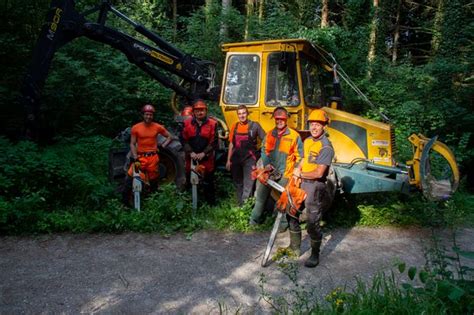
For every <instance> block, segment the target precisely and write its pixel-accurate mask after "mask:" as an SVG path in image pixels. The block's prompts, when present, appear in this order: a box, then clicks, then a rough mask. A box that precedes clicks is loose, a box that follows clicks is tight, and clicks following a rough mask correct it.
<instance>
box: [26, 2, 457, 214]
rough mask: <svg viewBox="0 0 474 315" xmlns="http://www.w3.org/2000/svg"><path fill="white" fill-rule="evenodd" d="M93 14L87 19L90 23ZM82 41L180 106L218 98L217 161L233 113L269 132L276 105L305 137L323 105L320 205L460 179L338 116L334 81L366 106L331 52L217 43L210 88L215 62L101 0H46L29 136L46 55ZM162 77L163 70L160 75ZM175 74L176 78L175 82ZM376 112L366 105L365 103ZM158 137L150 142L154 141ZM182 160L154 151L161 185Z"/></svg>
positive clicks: (117, 166)
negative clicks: (95, 0)
mask: <svg viewBox="0 0 474 315" xmlns="http://www.w3.org/2000/svg"><path fill="white" fill-rule="evenodd" d="M110 15H113V16H114V17H116V18H119V19H121V20H123V21H125V22H126V23H128V24H130V25H131V26H132V27H133V28H134V30H135V31H136V32H138V33H139V34H141V35H142V36H144V37H146V38H147V39H148V42H147V43H145V42H143V41H141V40H139V39H137V38H135V37H133V36H131V35H130V34H127V33H125V32H123V31H120V30H117V29H116V28H114V27H111V26H109V25H108V24H107V21H108V20H109V17H110ZM94 16H96V20H94V21H92V20H91V17H94ZM78 37H87V38H89V39H91V40H94V41H98V42H101V43H104V44H106V45H109V46H111V47H112V48H114V49H117V50H119V51H121V52H122V53H124V54H125V55H126V56H127V58H128V60H129V61H130V62H131V63H133V64H135V65H137V66H138V67H139V68H140V69H142V70H143V71H144V72H145V73H147V74H148V75H149V76H150V77H151V78H153V79H155V80H157V81H158V82H159V83H160V84H162V85H164V86H165V87H167V88H170V89H172V90H173V91H174V92H175V94H174V95H175V96H176V95H180V96H183V97H184V98H185V99H187V100H188V101H191V100H192V99H193V98H204V99H207V100H211V101H219V105H220V108H221V109H222V114H223V119H219V122H220V125H221V128H220V132H219V139H220V145H219V147H220V150H221V152H220V153H221V156H225V149H226V139H227V136H228V126H231V125H233V124H235V122H236V121H237V114H236V111H237V107H238V106H239V105H241V104H244V105H246V106H247V107H248V108H249V112H250V115H249V118H250V119H251V120H254V121H258V122H260V124H261V125H262V127H263V128H264V129H265V130H266V131H268V130H270V129H271V128H272V127H273V126H274V122H273V119H272V113H273V110H274V108H275V107H277V106H283V107H285V108H286V109H287V110H288V112H289V114H290V117H289V120H288V124H289V126H290V127H292V128H294V129H296V130H298V131H299V133H300V134H301V136H302V138H305V137H306V136H307V135H308V134H309V132H308V130H307V129H308V126H307V117H308V115H309V113H310V112H311V110H313V109H315V108H323V109H324V110H325V111H326V112H327V113H328V115H329V117H330V121H331V123H330V125H329V128H328V134H329V137H330V140H331V142H332V143H333V146H334V149H335V158H334V161H333V162H334V163H333V165H332V167H331V169H330V174H329V176H328V182H327V187H328V191H329V192H330V193H329V194H328V196H329V200H327V204H328V205H329V204H330V203H331V201H332V198H333V197H334V195H335V192H336V191H337V190H339V191H341V192H345V193H351V194H352V193H367V192H384V191H402V192H409V191H412V190H414V189H418V190H421V191H423V193H424V194H425V195H426V196H428V197H430V198H434V199H445V198H448V197H449V196H451V194H452V193H453V192H454V191H455V190H456V188H457V186H458V183H459V170H458V167H457V165H456V161H455V157H454V154H453V153H452V152H451V150H450V149H449V148H448V147H447V146H446V145H444V144H443V143H441V142H439V141H437V137H434V138H431V139H430V138H427V137H425V136H423V135H421V134H413V135H411V136H410V137H409V139H408V140H409V141H410V142H411V143H412V145H413V159H412V160H410V161H407V162H406V163H405V164H402V163H397V162H396V161H395V158H394V153H395V151H396V149H395V142H394V126H392V125H391V124H390V123H389V119H388V118H387V117H386V116H385V115H384V114H383V113H380V114H381V121H382V122H379V121H375V120H371V119H366V118H363V117H361V116H358V115H355V114H352V113H349V112H346V111H344V109H343V108H342V104H343V102H342V93H341V84H340V80H341V79H342V80H343V81H344V82H345V83H346V84H347V85H348V86H350V87H351V88H353V89H354V91H356V93H358V94H359V95H360V97H361V98H363V99H365V100H366V101H367V102H368V103H369V104H371V105H373V104H372V103H370V101H369V100H368V99H367V98H366V97H365V95H364V94H363V93H362V92H361V91H360V90H359V89H358V88H357V87H356V85H355V84H354V83H353V82H352V81H351V80H350V78H349V77H348V76H347V74H346V73H345V72H344V71H343V69H342V68H341V67H340V65H338V64H337V62H336V61H335V59H334V58H333V57H332V55H331V54H329V53H327V52H325V51H324V50H323V49H322V48H320V47H317V46H315V45H313V44H311V43H310V42H308V41H306V40H303V39H284V40H270V41H255V42H243V43H231V44H224V45H223V46H222V50H223V52H224V53H225V54H226V58H225V68H224V74H223V80H222V85H221V86H219V85H217V84H215V82H214V81H215V79H216V72H215V64H214V63H212V62H209V61H206V60H201V59H199V58H196V57H193V56H191V55H189V54H186V53H184V52H182V51H180V50H179V49H177V48H176V47H174V46H173V45H171V44H170V43H168V42H166V41H165V40H164V39H162V38H161V37H160V36H158V35H157V34H155V33H154V32H152V31H150V30H148V29H147V28H145V27H144V26H143V25H141V24H139V23H137V22H135V21H133V20H131V19H130V18H128V17H127V16H126V15H125V14H123V13H122V12H120V11H119V10H117V9H116V8H115V7H113V6H112V5H111V4H110V3H109V2H108V1H101V2H100V3H99V4H98V5H97V6H96V7H94V8H91V9H89V10H86V11H84V12H78V11H77V10H76V8H75V2H74V1H73V0H53V1H52V2H51V5H50V10H49V12H48V14H47V18H46V23H45V24H44V26H43V28H42V31H41V34H40V37H39V39H38V42H37V45H36V47H35V50H34V53H33V61H32V63H31V66H30V67H29V70H28V73H27V75H26V77H25V81H24V84H23V87H22V91H21V92H22V103H23V106H24V107H25V111H26V113H27V121H28V122H29V124H28V125H27V126H26V127H27V128H26V129H27V130H28V131H29V132H30V133H33V134H34V132H35V128H36V126H37V123H36V122H37V117H38V116H39V107H40V106H39V103H40V102H39V99H40V92H41V89H42V87H43V85H44V81H45V79H46V76H47V74H48V71H49V66H50V64H51V60H52V58H53V57H54V54H55V52H56V51H57V50H58V49H59V48H60V47H62V46H64V45H65V44H67V43H69V42H70V41H72V40H73V39H75V38H78ZM165 72H166V73H169V74H164V73H165ZM176 77H178V78H179V79H180V80H182V81H177V80H175V78H176ZM176 100H177V98H176V97H173V101H172V109H173V110H174V111H175V113H176V114H177V116H178V117H177V118H179V114H180V108H179V106H178V104H177V102H176ZM374 107H375V106H374ZM162 141H163V139H158V143H161V142H162ZM126 156H127V149H123V150H113V151H111V154H110V163H109V173H110V178H111V179H112V180H119V179H120V178H123V176H125V171H124V167H123V165H124V162H125V160H126ZM183 165H184V154H183V151H182V147H181V145H180V143H179V141H177V140H175V141H173V142H171V143H170V144H169V145H168V146H167V148H166V149H164V150H161V152H160V174H161V177H162V181H164V182H170V181H174V182H175V183H176V184H177V186H178V187H182V186H183V185H184V182H185V174H184V166H183Z"/></svg>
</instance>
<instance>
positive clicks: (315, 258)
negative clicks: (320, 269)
mask: <svg viewBox="0 0 474 315" xmlns="http://www.w3.org/2000/svg"><path fill="white" fill-rule="evenodd" d="M320 248H321V241H320V240H319V241H313V240H311V256H309V258H308V260H306V261H305V263H304V266H305V267H308V268H314V267H316V266H317V265H319V250H320Z"/></svg>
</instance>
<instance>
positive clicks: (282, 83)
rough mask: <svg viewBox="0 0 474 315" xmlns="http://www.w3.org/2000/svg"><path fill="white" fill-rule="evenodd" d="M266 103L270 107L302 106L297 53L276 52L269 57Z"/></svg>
mask: <svg viewBox="0 0 474 315" xmlns="http://www.w3.org/2000/svg"><path fill="white" fill-rule="evenodd" d="M265 103H266V104H267V105H268V106H298V105H299V104H300V96H299V88H298V77H297V73H296V53H293V52H276V53H272V54H269V55H268V61H267V90H266V94H265Z"/></svg>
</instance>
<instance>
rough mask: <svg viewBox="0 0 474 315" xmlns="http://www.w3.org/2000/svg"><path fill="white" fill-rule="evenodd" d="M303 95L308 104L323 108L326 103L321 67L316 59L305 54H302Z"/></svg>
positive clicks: (312, 106)
mask: <svg viewBox="0 0 474 315" xmlns="http://www.w3.org/2000/svg"><path fill="white" fill-rule="evenodd" d="M300 56H301V57H300V65H301V76H302V79H303V80H302V81H303V95H304V101H305V104H306V106H308V107H311V108H321V107H323V106H324V105H325V103H324V98H323V93H322V91H321V84H320V81H319V80H320V78H319V68H318V65H317V64H316V62H315V61H313V60H312V59H310V58H308V57H307V56H305V55H304V54H301V55H300Z"/></svg>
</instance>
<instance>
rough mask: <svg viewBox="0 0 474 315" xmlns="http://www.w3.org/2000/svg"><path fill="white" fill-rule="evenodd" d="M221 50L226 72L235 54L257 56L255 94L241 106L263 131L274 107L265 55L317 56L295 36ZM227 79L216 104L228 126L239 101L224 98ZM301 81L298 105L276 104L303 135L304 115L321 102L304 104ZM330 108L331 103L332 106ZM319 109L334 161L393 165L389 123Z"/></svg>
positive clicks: (270, 125) (233, 120)
mask: <svg viewBox="0 0 474 315" xmlns="http://www.w3.org/2000/svg"><path fill="white" fill-rule="evenodd" d="M223 50H224V51H225V52H227V55H226V68H225V70H224V73H228V66H229V60H230V59H231V58H233V57H235V56H236V55H252V54H253V55H255V56H256V57H257V58H259V59H260V63H259V69H258V74H259V77H258V79H257V80H256V82H258V88H257V90H256V91H257V93H258V94H257V96H256V97H255V98H254V99H253V102H247V103H244V105H246V106H247V107H248V109H249V119H251V120H253V121H258V122H259V123H260V125H261V126H262V128H263V129H264V130H265V131H268V130H270V129H272V128H274V126H275V122H274V120H273V118H272V113H273V110H274V109H275V107H276V106H275V105H273V104H269V102H268V101H267V100H268V98H266V93H265V92H266V91H267V89H268V88H269V87H268V80H267V75H268V73H269V72H268V71H267V65H268V59H269V55H271V54H274V53H276V52H285V51H288V52H295V53H297V54H298V53H303V54H306V55H307V56H312V57H313V58H316V56H317V55H318V54H317V52H316V51H315V50H314V48H313V46H312V45H311V44H310V43H309V42H307V41H306V40H298V39H295V40H281V41H261V42H247V43H237V44H225V45H223ZM296 62H297V67H296V69H297V77H298V78H301V75H302V73H301V71H300V64H299V58H298V57H297V58H296ZM314 62H315V64H316V63H318V61H317V60H316V59H314ZM329 69H330V68H329ZM228 79H229V78H226V76H224V82H223V90H222V93H221V100H220V106H221V108H222V112H223V114H224V118H225V121H226V123H227V125H228V126H232V125H234V124H235V123H236V122H237V121H238V118H237V111H236V108H237V106H238V105H240V104H239V103H237V102H234V103H231V102H229V101H228V100H226V99H225V95H226V93H225V88H226V86H228V84H226V83H227V82H226V81H227V80H228ZM302 81H303V80H300V79H299V80H298V87H299V89H298V91H299V95H298V98H299V100H301V101H300V102H299V104H297V105H294V106H288V104H287V103H285V102H281V103H280V104H279V105H281V106H284V107H285V108H286V109H287V110H288V112H289V114H290V118H289V120H288V125H289V126H290V127H291V128H294V129H296V130H299V131H303V135H304V131H305V130H307V123H306V118H307V117H308V115H309V113H310V112H311V110H312V109H314V108H316V107H315V106H314V105H316V106H317V107H321V105H322V104H314V105H313V106H310V105H311V104H306V102H305V97H304V95H303V91H304V90H305V89H304V87H303V82H302ZM333 107H335V106H334V105H333ZM323 109H324V110H325V111H326V112H327V113H328V115H329V117H330V120H331V124H330V125H329V128H328V133H329V137H330V140H331V142H332V143H333V145H334V149H335V162H339V163H351V162H352V161H353V160H354V159H358V158H364V159H369V160H371V161H373V162H374V163H377V164H382V165H387V166H393V165H394V162H393V161H392V156H393V154H392V151H393V139H392V136H391V134H392V133H391V127H390V125H388V124H384V123H381V122H377V121H374V120H370V119H366V118H363V117H360V116H357V115H354V114H351V113H348V112H344V111H342V110H338V109H335V108H331V107H324V108H323Z"/></svg>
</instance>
